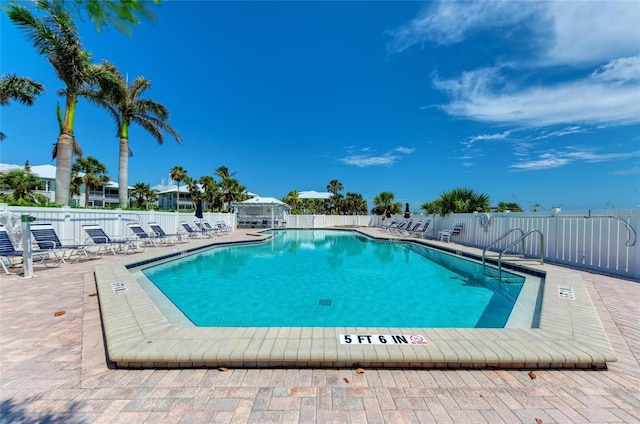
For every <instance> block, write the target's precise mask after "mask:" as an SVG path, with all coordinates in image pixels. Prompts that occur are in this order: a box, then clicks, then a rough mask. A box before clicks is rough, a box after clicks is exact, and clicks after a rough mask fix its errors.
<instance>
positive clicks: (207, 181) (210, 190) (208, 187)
mask: <svg viewBox="0 0 640 424" xmlns="http://www.w3.org/2000/svg"><path fill="white" fill-rule="evenodd" d="M200 185H201V186H202V200H204V201H205V202H206V203H207V205H208V206H209V208H210V209H213V208H214V207H215V206H216V198H217V197H218V193H219V191H220V190H219V189H218V184H217V183H216V180H214V179H213V177H212V176H210V175H203V176H202V177H200Z"/></svg>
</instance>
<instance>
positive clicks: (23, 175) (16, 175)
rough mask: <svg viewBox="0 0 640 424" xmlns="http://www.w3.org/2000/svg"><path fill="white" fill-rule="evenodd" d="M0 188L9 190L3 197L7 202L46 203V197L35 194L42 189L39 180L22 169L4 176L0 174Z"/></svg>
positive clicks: (13, 170)
mask: <svg viewBox="0 0 640 424" xmlns="http://www.w3.org/2000/svg"><path fill="white" fill-rule="evenodd" d="M0 187H2V188H3V189H5V190H11V193H9V194H8V195H6V197H5V200H6V201H8V202H28V203H46V202H47V198H46V196H44V195H42V194H39V193H36V191H37V190H41V189H42V188H43V187H42V181H41V180H40V178H39V177H38V176H37V175H33V174H31V173H29V172H26V171H25V170H24V169H19V168H18V169H12V170H10V171H8V172H7V173H6V174H0Z"/></svg>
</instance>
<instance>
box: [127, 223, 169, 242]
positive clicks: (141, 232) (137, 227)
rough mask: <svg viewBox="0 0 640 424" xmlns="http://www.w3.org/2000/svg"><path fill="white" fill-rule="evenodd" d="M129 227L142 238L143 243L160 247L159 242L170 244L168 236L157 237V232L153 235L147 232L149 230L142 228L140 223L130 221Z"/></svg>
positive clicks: (139, 238)
mask: <svg viewBox="0 0 640 424" xmlns="http://www.w3.org/2000/svg"><path fill="white" fill-rule="evenodd" d="M127 226H128V227H129V229H130V230H131V231H133V234H135V236H136V237H137V238H138V240H140V242H141V243H142V244H143V245H145V244H146V245H149V246H154V247H158V243H164V244H165V246H168V245H169V244H171V243H170V240H169V239H168V238H162V237H156V235H155V233H154V234H153V235H149V234H147V232H146V231H145V230H144V229H143V228H142V226H141V225H140V224H134V223H129V224H127Z"/></svg>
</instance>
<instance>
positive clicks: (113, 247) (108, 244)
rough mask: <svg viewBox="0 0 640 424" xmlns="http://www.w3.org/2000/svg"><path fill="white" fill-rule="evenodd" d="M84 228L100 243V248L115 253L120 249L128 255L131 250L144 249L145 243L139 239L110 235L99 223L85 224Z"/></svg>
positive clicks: (94, 240)
mask: <svg viewBox="0 0 640 424" xmlns="http://www.w3.org/2000/svg"><path fill="white" fill-rule="evenodd" d="M82 228H83V229H84V231H85V232H86V233H87V235H88V236H89V238H90V239H91V241H93V243H95V244H97V245H99V249H98V250H104V251H107V250H108V251H110V252H111V253H113V254H114V255H115V254H116V253H117V252H120V251H122V253H124V254H125V255H126V254H127V252H129V251H130V250H132V251H143V250H144V245H141V244H140V242H139V240H138V239H131V238H126V237H109V236H108V235H107V233H105V232H104V230H103V229H102V227H100V226H99V225H96V224H88V225H83V226H82Z"/></svg>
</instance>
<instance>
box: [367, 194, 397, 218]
mask: <svg viewBox="0 0 640 424" xmlns="http://www.w3.org/2000/svg"><path fill="white" fill-rule="evenodd" d="M393 197H394V196H393V193H391V192H390V191H381V192H380V194H378V195H377V196H376V197H374V198H373V204H374V205H375V206H374V208H373V209H371V213H373V214H375V215H384V214H386V213H387V212H389V213H391V214H399V213H402V203H400V202H394V201H393V200H394V199H393Z"/></svg>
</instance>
